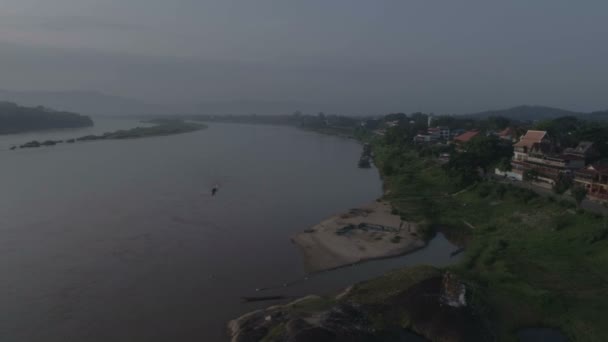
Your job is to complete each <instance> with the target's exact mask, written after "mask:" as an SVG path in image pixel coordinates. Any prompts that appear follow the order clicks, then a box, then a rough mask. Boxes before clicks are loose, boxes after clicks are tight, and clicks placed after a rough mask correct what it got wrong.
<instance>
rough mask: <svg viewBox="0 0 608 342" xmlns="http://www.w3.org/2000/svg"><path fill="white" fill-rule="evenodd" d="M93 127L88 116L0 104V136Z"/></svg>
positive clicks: (12, 104)
mask: <svg viewBox="0 0 608 342" xmlns="http://www.w3.org/2000/svg"><path fill="white" fill-rule="evenodd" d="M86 126H93V120H91V118H89V117H88V116H83V115H79V114H75V113H69V112H60V111H54V110H51V109H48V108H44V107H40V106H39V107H22V106H19V105H16V104H14V103H11V102H0V134H8V133H20V132H28V131H40V130H48V129H58V128H74V127H86Z"/></svg>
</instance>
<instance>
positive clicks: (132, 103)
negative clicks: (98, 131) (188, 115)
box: [0, 89, 174, 116]
mask: <svg viewBox="0 0 608 342" xmlns="http://www.w3.org/2000/svg"><path fill="white" fill-rule="evenodd" d="M0 99H1V100H5V101H12V102H16V103H19V104H21V105H25V106H41V105H42V106H49V107H51V108H55V109H57V110H64V111H69V112H76V113H82V114H84V115H92V116H123V115H147V114H174V111H173V110H172V109H171V108H169V107H168V106H163V105H154V104H148V103H144V102H140V101H138V100H134V99H130V98H125V97H120V96H113V95H106V94H103V93H98V92H94V91H13V90H2V89H0Z"/></svg>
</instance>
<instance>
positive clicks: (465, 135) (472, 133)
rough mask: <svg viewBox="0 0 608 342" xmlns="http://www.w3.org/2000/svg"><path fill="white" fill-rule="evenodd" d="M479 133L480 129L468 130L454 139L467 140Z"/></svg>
mask: <svg viewBox="0 0 608 342" xmlns="http://www.w3.org/2000/svg"><path fill="white" fill-rule="evenodd" d="M477 135H479V131H467V132H464V133H462V134H461V135H459V136H457V137H455V138H454V141H458V142H467V141H469V140H471V139H473V138H474V137H476V136H477Z"/></svg>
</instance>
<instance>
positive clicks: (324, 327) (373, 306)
mask: <svg viewBox="0 0 608 342" xmlns="http://www.w3.org/2000/svg"><path fill="white" fill-rule="evenodd" d="M451 288H457V289H461V288H462V284H461V283H460V282H459V281H458V280H457V279H455V278H453V276H451V275H450V274H449V273H445V272H443V271H441V270H439V269H436V268H434V267H430V266H417V267H412V268H407V269H401V270H397V271H393V272H390V273H388V274H386V275H384V276H382V277H380V278H376V279H373V280H369V281H366V282H362V283H359V284H356V285H354V286H352V287H350V288H348V289H346V290H345V291H344V292H343V293H341V294H339V295H338V296H335V297H320V296H308V297H304V298H302V299H299V300H297V301H294V302H291V303H288V304H286V305H279V306H273V307H270V308H267V309H264V310H258V311H255V312H252V313H249V314H246V315H243V316H241V317H240V318H238V319H235V320H233V321H231V322H230V323H229V330H230V335H231V340H232V342H246V341H265V342H275V341H276V342H278V341H315V342H326V341H327V342H330V341H353V342H358V341H361V342H364V341H403V340H407V341H426V340H427V339H428V340H432V341H447V342H451V341H484V340H487V339H488V337H489V336H490V332H489V331H488V329H487V327H486V326H485V325H484V323H483V321H482V320H481V319H480V317H479V316H477V315H476V313H475V312H474V311H473V310H471V309H470V307H468V306H465V305H461V303H454V302H451V301H450V300H449V298H450V297H451V296H454V295H455V296H456V297H458V296H459V295H461V293H460V292H459V291H460V290H457V291H451V290H450V289H451ZM453 292H454V293H453ZM423 337H424V338H423Z"/></svg>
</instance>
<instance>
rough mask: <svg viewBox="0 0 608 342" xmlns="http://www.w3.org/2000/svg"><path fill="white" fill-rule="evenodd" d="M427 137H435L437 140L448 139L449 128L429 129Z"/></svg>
mask: <svg viewBox="0 0 608 342" xmlns="http://www.w3.org/2000/svg"><path fill="white" fill-rule="evenodd" d="M427 132H428V134H429V135H432V136H434V137H436V138H437V139H438V140H446V141H447V140H449V139H450V128H449V127H445V126H439V127H431V128H429V129H428V130H427Z"/></svg>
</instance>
